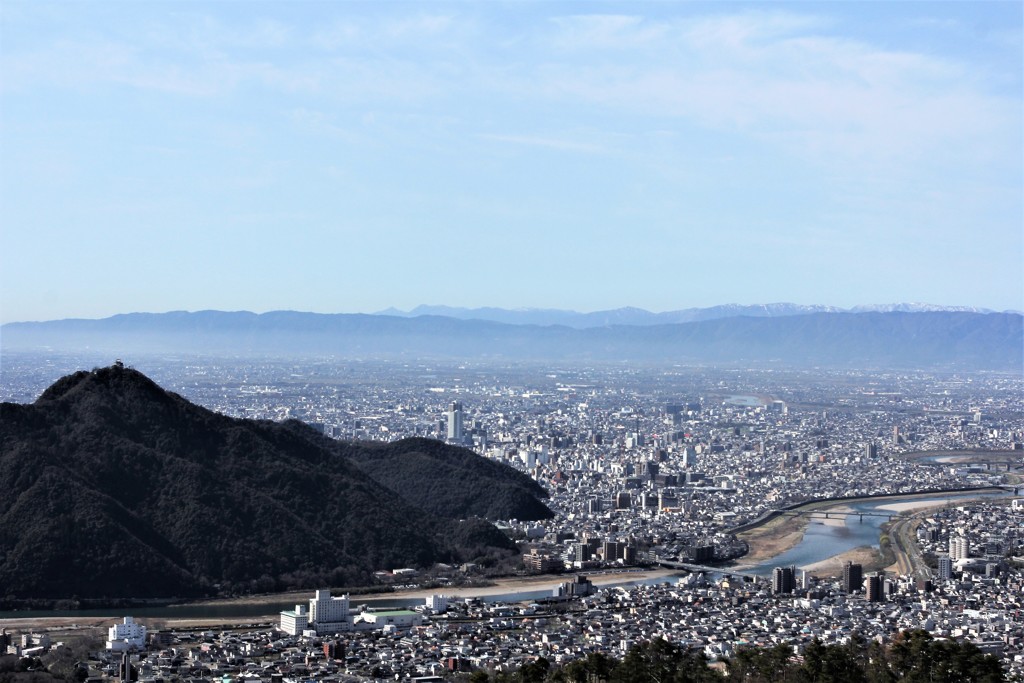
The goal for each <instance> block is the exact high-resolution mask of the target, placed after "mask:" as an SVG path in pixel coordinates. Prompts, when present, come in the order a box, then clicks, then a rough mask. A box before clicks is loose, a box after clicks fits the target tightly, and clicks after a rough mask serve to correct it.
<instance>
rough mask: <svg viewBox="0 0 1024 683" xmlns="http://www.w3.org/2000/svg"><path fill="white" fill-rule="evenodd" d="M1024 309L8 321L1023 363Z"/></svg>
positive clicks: (679, 353)
mask: <svg viewBox="0 0 1024 683" xmlns="http://www.w3.org/2000/svg"><path fill="white" fill-rule="evenodd" d="M1022 321H1024V316H1021V315H1020V314H1019V313H977V312H964V311H925V312H904V311H890V312H863V313H850V312H806V313H803V314H800V315H781V314H780V315H771V316H750V315H733V316H731V317H718V318H715V319H712V320H702V321H697V322H689V323H675V324H656V325H625V324H615V325H606V326H601V327H585V328H576V327H568V326H564V325H527V324H514V325H513V324H508V323H501V322H494V321H489V320H462V319H459V318H455V317H448V316H437V315H420V316H417V317H398V316H392V315H363V314H319V313H299V312H295V311H275V312H271V313H263V314H256V313H249V312H244V311H243V312H221V311H199V312H196V313H188V312H181V311H179V312H171V313H130V314H124V315H116V316H113V317H110V318H105V319H102V320H57V321H50V322H41V323H8V324H6V325H4V326H3V327H2V328H0V341H2V345H3V349H4V350H5V351H37V352H40V351H41V352H44V353H45V352H86V351H88V352H101V353H109V354H111V355H112V357H130V356H131V355H133V354H144V353H189V354H199V355H203V354H206V355H228V356H236V357H239V356H285V357H287V356H291V357H299V356H311V355H315V356H320V357H336V358H381V359H386V358H402V359H412V358H438V359H442V358H443V359H456V360H457V359H490V360H497V361H506V360H535V361H546V362H547V361H558V362H573V363H587V362H608V361H611V362H645V363H677V364H729V365H769V366H800V367H809V366H810V367H814V366H818V367H821V366H827V367H842V368H918V369H938V368H942V369H963V370H974V369H986V370H1009V371H1020V369H1021V366H1022V363H1024V324H1022Z"/></svg>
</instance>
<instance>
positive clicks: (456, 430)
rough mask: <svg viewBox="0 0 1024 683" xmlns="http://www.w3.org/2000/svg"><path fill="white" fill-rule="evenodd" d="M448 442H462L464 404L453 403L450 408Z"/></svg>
mask: <svg viewBox="0 0 1024 683" xmlns="http://www.w3.org/2000/svg"><path fill="white" fill-rule="evenodd" d="M448 440H449V441H459V442H461V441H462V403H460V402H459V401H452V404H451V406H449V408H448Z"/></svg>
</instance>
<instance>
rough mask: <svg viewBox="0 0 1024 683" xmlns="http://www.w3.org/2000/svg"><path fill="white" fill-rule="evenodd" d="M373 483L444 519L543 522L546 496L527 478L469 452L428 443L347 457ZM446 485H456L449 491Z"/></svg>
mask: <svg viewBox="0 0 1024 683" xmlns="http://www.w3.org/2000/svg"><path fill="white" fill-rule="evenodd" d="M350 457H351V458H352V459H353V461H355V462H356V464H358V465H359V466H360V467H361V468H362V469H363V470H365V471H366V472H367V473H368V474H370V475H371V476H372V477H373V478H374V479H375V480H377V481H378V482H380V483H381V484H383V485H384V486H387V487H388V488H390V489H392V490H393V491H395V492H397V493H398V494H399V495H401V496H402V498H404V499H405V500H408V501H410V502H412V503H414V504H415V505H417V506H419V507H421V508H423V509H424V510H427V511H428V512H432V513H434V514H437V515H441V516H444V517H456V518H462V517H484V518H486V519H522V520H536V519H548V518H550V517H552V516H553V514H552V513H551V511H550V510H548V509H547V507H545V506H544V504H543V503H541V502H540V499H541V498H546V497H547V492H546V491H545V490H544V489H543V488H541V486H540V485H539V484H538V483H537V482H536V481H534V480H533V479H531V478H530V477H528V476H526V475H525V474H522V473H521V472H517V471H515V470H510V469H509V468H507V467H504V466H502V465H500V464H499V463H496V462H493V461H490V460H485V461H483V462H482V463H481V462H479V461H478V456H476V455H475V454H474V453H473V452H472V451H468V450H465V449H452V448H450V447H447V446H445V445H444V444H443V443H441V442H440V441H433V440H431V439H405V440H403V441H399V442H396V443H389V444H376V445H369V444H367V445H366V446H365V447H363V448H361V449H359V450H358V452H354V453H351V454H350ZM452 482H457V484H456V485H454V486H453V485H452Z"/></svg>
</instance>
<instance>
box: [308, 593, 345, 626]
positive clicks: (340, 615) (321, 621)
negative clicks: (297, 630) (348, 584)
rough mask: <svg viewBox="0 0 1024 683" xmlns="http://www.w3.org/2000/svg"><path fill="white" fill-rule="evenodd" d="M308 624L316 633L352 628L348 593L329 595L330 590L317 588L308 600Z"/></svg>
mask: <svg viewBox="0 0 1024 683" xmlns="http://www.w3.org/2000/svg"><path fill="white" fill-rule="evenodd" d="M309 624H310V626H311V627H312V628H314V629H316V632H317V633H318V634H323V633H337V632H338V631H349V630H351V629H352V618H351V616H350V614H349V604H348V595H342V596H340V597H337V598H332V597H331V591H329V590H318V591H317V592H316V593H315V594H314V596H313V599H312V600H310V601H309Z"/></svg>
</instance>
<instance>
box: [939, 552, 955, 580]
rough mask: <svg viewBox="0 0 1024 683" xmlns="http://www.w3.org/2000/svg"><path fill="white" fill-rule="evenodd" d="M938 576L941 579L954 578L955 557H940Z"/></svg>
mask: <svg viewBox="0 0 1024 683" xmlns="http://www.w3.org/2000/svg"><path fill="white" fill-rule="evenodd" d="M938 578H939V580H940V581H949V580H950V579H951V578H953V558H952V557H950V556H949V555H942V556H940V557H939V571H938Z"/></svg>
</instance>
